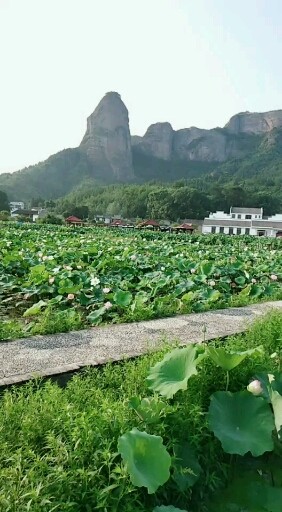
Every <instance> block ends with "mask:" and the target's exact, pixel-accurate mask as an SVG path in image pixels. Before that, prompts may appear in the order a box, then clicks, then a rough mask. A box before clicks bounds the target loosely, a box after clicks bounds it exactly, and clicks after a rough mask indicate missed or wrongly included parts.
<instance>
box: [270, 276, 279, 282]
mask: <svg viewBox="0 0 282 512" xmlns="http://www.w3.org/2000/svg"><path fill="white" fill-rule="evenodd" d="M270 279H271V281H277V279H278V277H277V275H276V274H271V276H270Z"/></svg>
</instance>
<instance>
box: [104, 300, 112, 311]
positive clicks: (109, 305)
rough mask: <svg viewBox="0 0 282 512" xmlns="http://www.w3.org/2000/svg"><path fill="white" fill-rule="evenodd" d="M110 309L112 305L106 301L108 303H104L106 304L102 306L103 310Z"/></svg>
mask: <svg viewBox="0 0 282 512" xmlns="http://www.w3.org/2000/svg"><path fill="white" fill-rule="evenodd" d="M111 307H112V303H111V302H110V301H108V302H106V303H105V304H104V308H105V309H111Z"/></svg>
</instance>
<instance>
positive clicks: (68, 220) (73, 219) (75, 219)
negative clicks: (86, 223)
mask: <svg viewBox="0 0 282 512" xmlns="http://www.w3.org/2000/svg"><path fill="white" fill-rule="evenodd" d="M66 221H67V222H82V220H81V219H79V218H78V217H75V216H74V215H70V217H68V218H67V219H66Z"/></svg>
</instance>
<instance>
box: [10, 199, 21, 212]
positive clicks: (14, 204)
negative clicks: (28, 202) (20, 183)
mask: <svg viewBox="0 0 282 512" xmlns="http://www.w3.org/2000/svg"><path fill="white" fill-rule="evenodd" d="M9 206H10V211H11V212H14V211H15V210H23V209H24V203H23V202H22V201H11V202H10V203H9Z"/></svg>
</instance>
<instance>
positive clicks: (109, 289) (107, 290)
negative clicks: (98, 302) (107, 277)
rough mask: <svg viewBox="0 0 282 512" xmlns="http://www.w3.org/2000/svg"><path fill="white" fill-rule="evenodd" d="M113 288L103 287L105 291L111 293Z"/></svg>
mask: <svg viewBox="0 0 282 512" xmlns="http://www.w3.org/2000/svg"><path fill="white" fill-rule="evenodd" d="M110 291H111V288H103V293H110Z"/></svg>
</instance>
